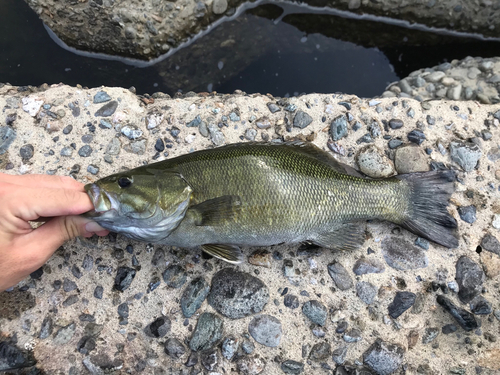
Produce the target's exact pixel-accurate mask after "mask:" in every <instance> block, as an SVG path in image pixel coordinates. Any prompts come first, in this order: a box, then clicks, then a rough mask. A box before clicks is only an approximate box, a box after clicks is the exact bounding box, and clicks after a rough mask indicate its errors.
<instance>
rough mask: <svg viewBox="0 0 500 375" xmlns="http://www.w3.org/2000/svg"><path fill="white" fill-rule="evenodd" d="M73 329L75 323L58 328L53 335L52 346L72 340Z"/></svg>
mask: <svg viewBox="0 0 500 375" xmlns="http://www.w3.org/2000/svg"><path fill="white" fill-rule="evenodd" d="M75 329H76V325H75V323H70V324H68V325H67V326H64V327H61V328H59V329H58V330H57V332H56V334H55V335H54V339H53V340H52V342H53V343H54V345H64V344H67V343H68V342H69V341H70V340H71V339H72V338H73V335H74V334H75Z"/></svg>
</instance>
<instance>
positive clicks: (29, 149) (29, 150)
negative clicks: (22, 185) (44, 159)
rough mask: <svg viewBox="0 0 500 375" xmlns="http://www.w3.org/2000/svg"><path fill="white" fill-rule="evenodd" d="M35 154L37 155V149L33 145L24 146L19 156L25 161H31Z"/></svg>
mask: <svg viewBox="0 0 500 375" xmlns="http://www.w3.org/2000/svg"><path fill="white" fill-rule="evenodd" d="M34 153H35V148H34V147H33V145H31V144H27V145H24V146H22V147H21V148H20V149H19V155H21V157H22V158H23V159H24V160H29V159H31V158H32V157H33V155H34Z"/></svg>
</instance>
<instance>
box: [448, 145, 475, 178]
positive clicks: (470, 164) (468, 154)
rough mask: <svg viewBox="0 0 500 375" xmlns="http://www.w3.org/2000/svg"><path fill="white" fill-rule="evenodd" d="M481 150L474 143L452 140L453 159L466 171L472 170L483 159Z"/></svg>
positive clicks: (451, 154) (451, 151) (451, 152)
mask: <svg viewBox="0 0 500 375" xmlns="http://www.w3.org/2000/svg"><path fill="white" fill-rule="evenodd" d="M481 155H482V153H481V150H480V149H479V146H478V145H476V144H474V143H462V142H451V143H450V156H451V160H453V161H454V162H456V163H457V164H458V165H460V167H462V169H463V170H464V171H466V172H471V171H473V170H474V168H476V165H477V162H478V161H479V159H481Z"/></svg>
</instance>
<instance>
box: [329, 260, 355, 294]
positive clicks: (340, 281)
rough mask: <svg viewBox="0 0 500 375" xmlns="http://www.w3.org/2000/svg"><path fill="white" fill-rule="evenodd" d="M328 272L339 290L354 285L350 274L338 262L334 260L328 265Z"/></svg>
mask: <svg viewBox="0 0 500 375" xmlns="http://www.w3.org/2000/svg"><path fill="white" fill-rule="evenodd" d="M328 274H329V275H330V277H331V278H332V280H333V282H334V283H335V285H336V286H337V288H339V289H340V290H348V289H351V288H352V287H353V286H354V284H353V282H352V279H351V276H350V275H349V273H348V272H347V270H346V269H345V268H344V266H343V265H342V264H340V263H339V262H336V261H335V262H333V263H330V264H329V265H328Z"/></svg>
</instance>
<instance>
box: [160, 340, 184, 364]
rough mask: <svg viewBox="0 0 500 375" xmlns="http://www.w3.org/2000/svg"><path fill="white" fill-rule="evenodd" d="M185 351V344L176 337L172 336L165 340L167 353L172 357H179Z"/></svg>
mask: <svg viewBox="0 0 500 375" xmlns="http://www.w3.org/2000/svg"><path fill="white" fill-rule="evenodd" d="M185 353H186V348H185V346H184V345H183V344H182V342H180V341H179V340H177V339H176V338H174V337H171V338H169V339H168V340H167V341H166V342H165V354H167V355H169V356H171V357H172V358H174V359H179V358H181V357H182V356H183V355H184V354H185Z"/></svg>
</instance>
